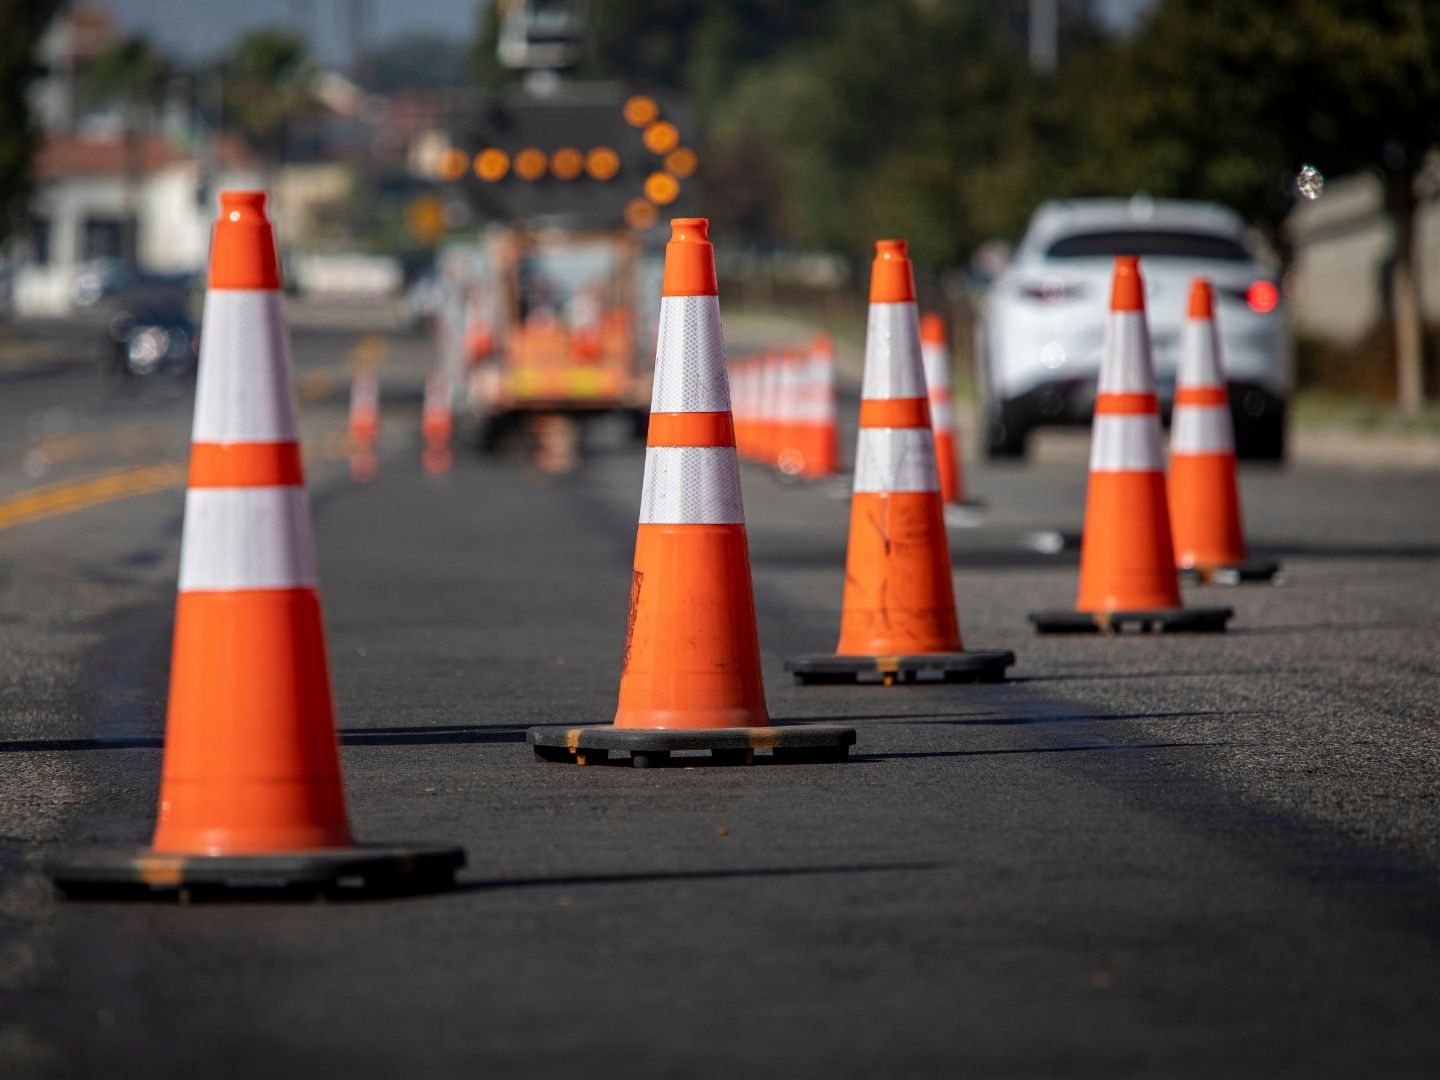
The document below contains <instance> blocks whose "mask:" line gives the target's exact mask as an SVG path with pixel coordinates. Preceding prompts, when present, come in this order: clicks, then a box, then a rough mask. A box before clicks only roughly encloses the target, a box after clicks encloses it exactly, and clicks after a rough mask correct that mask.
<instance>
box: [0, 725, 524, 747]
mask: <svg viewBox="0 0 1440 1080" xmlns="http://www.w3.org/2000/svg"><path fill="white" fill-rule="evenodd" d="M529 727H530V725H528V724H526V725H523V726H522V725H512V724H452V725H439V726H435V727H430V726H424V727H398V728H396V727H392V728H343V729H341V731H340V745H341V746H436V745H444V744H447V743H523V742H524V741H525V732H526V731H527V730H528V729H529ZM164 745H165V740H164V739H163V738H162V737H161V736H159V735H137V736H134V737H130V738H125V737H122V738H114V739H16V740H12V741H9V742H0V754H27V753H54V752H66V751H83V750H159V749H162V748H163V747H164Z"/></svg>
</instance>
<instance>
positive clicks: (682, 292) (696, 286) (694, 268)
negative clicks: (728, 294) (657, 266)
mask: <svg viewBox="0 0 1440 1080" xmlns="http://www.w3.org/2000/svg"><path fill="white" fill-rule="evenodd" d="M661 292H662V295H664V296H717V295H719V292H720V290H719V288H717V287H716V284H715V249H714V248H713V247H712V246H711V244H710V222H709V220H708V219H706V218H672V219H671V221H670V242H669V243H668V244H666V245H665V281H664V284H663V287H662V289H661Z"/></svg>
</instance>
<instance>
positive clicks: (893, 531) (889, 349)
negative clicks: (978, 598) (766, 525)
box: [836, 240, 961, 656]
mask: <svg viewBox="0 0 1440 1080" xmlns="http://www.w3.org/2000/svg"><path fill="white" fill-rule="evenodd" d="M960 649H961V644H960V626H959V621H958V619H957V618H956V615H955V590H954V584H953V582H952V580H951V575H950V552H949V546H948V542H947V540H946V537H945V525H944V521H943V519H942V516H941V504H940V482H939V476H938V474H937V472H936V468H935V439H934V435H933V434H932V432H931V428H930V404H929V398H928V395H927V392H926V388H925V372H924V370H923V366H922V362H921V357H920V328H919V315H918V313H917V311H916V307H915V282H914V276H913V274H912V272H911V268H910V259H909V257H908V255H907V254H906V245H905V242H904V241H903V240H881V241H879V242H878V243H877V244H876V255H875V261H874V264H873V266H872V270H871V281H870V317H869V326H868V329H867V332H866V336H865V374H864V380H863V383H862V386H861V401H860V433H859V439H858V442H857V445H856V450H855V489H854V496H853V498H852V500H851V503H850V542H849V549H848V551H847V554H846V560H845V596H844V601H843V609H842V612H841V617H840V643H839V645H838V647H837V648H836V652H838V653H840V654H842V655H866V656H868V655H889V654H904V653H930V652H959V651H960Z"/></svg>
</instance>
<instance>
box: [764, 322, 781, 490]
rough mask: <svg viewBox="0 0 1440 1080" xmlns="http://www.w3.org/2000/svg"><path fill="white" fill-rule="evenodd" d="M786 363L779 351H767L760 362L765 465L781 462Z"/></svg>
mask: <svg viewBox="0 0 1440 1080" xmlns="http://www.w3.org/2000/svg"><path fill="white" fill-rule="evenodd" d="M783 364H784V362H783V361H782V360H781V357H780V351H779V350H778V349H768V350H766V352H765V354H764V357H763V358H762V359H761V361H760V438H759V450H760V456H759V460H760V462H761V463H763V464H765V465H771V466H773V465H778V464H779V462H780V394H781V389H780V386H781V383H782V382H783V373H784V367H783Z"/></svg>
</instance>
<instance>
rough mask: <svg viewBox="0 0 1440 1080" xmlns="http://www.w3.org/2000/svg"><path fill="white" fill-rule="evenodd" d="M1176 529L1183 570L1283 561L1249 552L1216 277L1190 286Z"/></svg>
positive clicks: (1250, 574)
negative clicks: (1251, 556)
mask: <svg viewBox="0 0 1440 1080" xmlns="http://www.w3.org/2000/svg"><path fill="white" fill-rule="evenodd" d="M1169 487H1170V528H1171V529H1172V530H1173V532H1174V539H1175V558H1176V564H1177V565H1178V566H1179V567H1180V572H1181V574H1182V575H1185V576H1191V577H1194V578H1196V579H1198V580H1200V581H1203V582H1207V583H1208V582H1214V583H1216V584H1238V583H1239V582H1241V581H1269V580H1271V579H1272V578H1274V576H1275V574H1276V573H1277V572H1278V571H1279V569H1280V567H1279V564H1278V563H1275V562H1259V561H1255V562H1252V561H1250V560H1247V559H1246V557H1245V534H1244V530H1243V528H1242V526H1241V518H1240V495H1239V492H1238V490H1237V488H1236V481H1235V434H1234V429H1233V422H1232V420H1231V418H1230V395H1229V392H1228V391H1227V390H1226V388H1225V371H1224V366H1223V362H1222V360H1221V355H1220V335H1219V333H1218V332H1217V330H1216V326H1215V298H1214V294H1213V292H1212V290H1211V288H1210V282H1209V281H1207V280H1206V279H1205V278H1196V279H1195V280H1194V281H1193V282H1192V283H1191V285H1190V306H1189V311H1188V317H1187V318H1186V320H1185V328H1184V331H1183V333H1182V335H1181V339H1180V370H1179V377H1178V379H1177V380H1176V388H1175V413H1174V416H1173V417H1172V420H1171V424H1170V481H1169Z"/></svg>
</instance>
